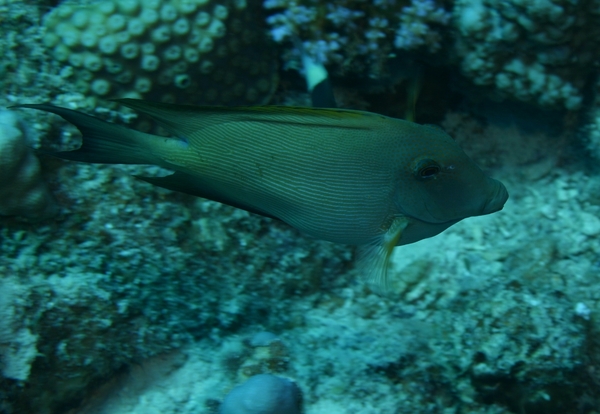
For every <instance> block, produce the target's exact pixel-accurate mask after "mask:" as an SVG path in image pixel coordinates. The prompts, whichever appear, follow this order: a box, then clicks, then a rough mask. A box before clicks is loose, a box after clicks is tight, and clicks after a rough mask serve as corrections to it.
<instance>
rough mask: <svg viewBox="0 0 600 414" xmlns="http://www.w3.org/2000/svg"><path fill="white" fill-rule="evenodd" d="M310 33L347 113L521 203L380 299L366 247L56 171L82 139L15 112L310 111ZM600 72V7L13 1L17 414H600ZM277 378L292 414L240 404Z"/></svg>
mask: <svg viewBox="0 0 600 414" xmlns="http://www.w3.org/2000/svg"><path fill="white" fill-rule="evenodd" d="M294 39H301V41H302V42H303V47H304V49H305V50H306V51H307V53H308V54H309V55H310V56H311V57H312V58H313V59H314V60H315V61H317V62H320V63H323V64H324V65H325V66H326V67H327V69H328V71H329V75H330V77H331V83H332V85H333V89H334V94H335V96H336V100H337V103H338V105H339V106H340V107H343V108H351V109H362V110H368V111H372V112H376V113H381V114H384V115H388V116H392V117H397V118H404V117H405V116H407V114H412V113H414V117H415V120H416V122H418V123H429V124H435V125H439V126H441V127H442V128H443V129H444V130H446V131H447V132H448V133H449V134H450V135H452V136H453V137H454V138H455V139H456V140H457V142H458V143H460V145H461V146H462V147H463V148H464V150H465V152H467V153H468V155H469V156H470V157H471V158H472V159H473V160H474V161H475V162H476V163H477V164H478V165H479V166H481V167H482V169H483V170H484V171H485V172H486V173H487V174H489V175H491V176H492V177H494V178H497V179H499V180H501V181H502V182H503V183H504V184H505V185H506V187H507V188H508V191H509V193H510V199H509V200H508V202H507V204H506V206H505V207H504V209H503V210H502V211H500V212H498V213H495V214H492V215H489V216H483V217H476V218H469V219H466V220H464V221H461V222H460V223H458V224H456V225H455V226H453V227H451V228H450V229H448V230H446V231H445V232H443V233H442V234H440V235H438V236H436V237H434V238H430V239H426V240H423V241H420V242H418V243H415V244H412V245H408V246H401V247H398V248H396V249H395V252H394V257H393V263H392V269H391V270H390V282H391V283H390V284H391V286H390V288H389V289H388V291H387V292H385V294H380V293H375V292H373V291H372V290H371V288H370V286H369V285H368V283H366V281H365V280H364V278H362V277H361V275H360V274H359V272H358V271H357V269H356V266H355V248H354V247H352V246H345V245H337V244H332V243H329V242H325V241H318V240H313V239H311V238H309V237H306V236H303V235H302V234H301V233H300V232H298V231H296V230H295V229H293V228H291V227H289V226H287V225H285V224H283V223H281V222H278V221H275V220H271V219H269V218H264V217H261V216H257V215H253V214H250V213H248V212H246V211H242V210H238V209H235V208H233V207H229V206H226V205H222V204H219V203H216V202H213V201H208V200H205V199H201V198H195V197H192V196H189V195H185V194H181V193H176V192H172V191H167V190H163V189H161V188H157V187H154V186H151V185H149V184H147V183H144V182H142V181H140V180H137V179H136V178H135V177H134V175H138V174H140V175H158V174H162V173H163V171H161V170H160V168H158V167H147V166H127V165H104V164H83V163H76V162H69V161H64V160H59V159H57V158H54V157H52V156H49V155H44V154H43V153H44V152H52V151H57V150H69V149H73V148H76V147H77V146H78V145H79V143H80V136H79V134H78V132H77V130H76V129H75V128H74V127H73V126H72V125H70V124H68V123H66V122H65V121H63V120H62V119H60V118H59V117H57V116H55V115H51V114H48V113H43V112H40V111H29V110H28V111H25V110H14V109H7V107H9V106H11V105H15V104H23V103H42V102H50V103H52V104H55V105H58V106H63V107H67V108H71V109H77V110H79V111H83V112H86V113H89V114H92V115H94V116H97V117H100V118H102V119H105V120H109V121H111V122H118V123H123V124H126V125H128V126H130V127H133V128H137V129H141V130H144V131H150V132H152V133H159V134H160V133H164V131H162V130H161V129H160V127H157V126H156V125H154V124H153V123H152V122H151V121H149V120H147V119H144V118H141V117H137V116H136V115H135V114H134V113H133V112H132V111H130V110H127V109H125V108H123V107H120V106H119V105H117V104H116V103H115V102H111V101H109V99H112V98H121V97H131V98H143V99H148V100H157V101H163V102H173V103H185V104H210V105H262V104H277V105H306V106H308V105H310V102H311V101H310V96H309V94H308V93H307V92H306V83H305V79H304V78H303V76H302V74H301V73H300V71H301V56H300V51H299V49H298V44H297V43H294ZM599 69H600V1H598V0H587V1H577V0H552V1H551V0H475V1H472V0H469V1H468V0H456V1H451V0H445V1H434V0H410V1H409V0H372V1H362V0H339V1H335V2H325V1H318V0H295V1H294V0H290V1H283V0H265V1H252V0H219V1H212V0H103V1H92V0H90V1H83V0H79V1H58V0H53V1H51V0H27V1H12V0H0V88H2V93H1V94H0V215H1V217H0V374H1V375H0V413H2V414H4V413H6V414H23V413H40V414H55V413H56V414H59V413H60V414H62V413H69V414H84V413H85V414H121V413H140V414H141V413H144V414H153V413H164V414H170V413H180V414H188V413H189V414H192V413H194V414H204V413H206V414H210V413H219V412H221V413H223V414H231V413H239V414H277V413H288V414H296V413H301V412H303V413H306V414H325V413H331V414H336V413H357V414H358V413H361V414H362V413H364V414H371V413H373V414H375V413H377V414H379V413H381V414H388V413H390V414H392V413H393V414H396V413H444V414H446V413H448V414H449V413H481V414H484V413H485V414H492V413H494V414H496V413H515V414H543V413H544V414H545V413H548V414H563V413H586V414H592V413H600V323H599V317H600V217H599V216H600V175H599V174H600V169H599V168H598V163H599V160H600V96H599V95H598V93H599V92H600V79H599V78H598V72H599ZM415 99H416V107H414V109H413V101H414V100H415ZM259 374H272V375H275V376H277V377H278V378H280V379H284V378H287V379H289V380H291V381H293V382H290V381H287V380H285V381H284V380H281V381H280V382H276V381H275V382H273V381H269V380H264V379H265V378H266V377H264V376H263V377H258V378H259V379H262V380H263V382H258V384H259V388H260V392H257V393H255V395H258V396H259V397H255V398H264V401H265V406H268V405H269V404H268V403H269V402H270V403H273V404H271V405H272V406H273V407H275V408H264V409H263V410H262V411H260V410H257V409H255V410H254V411H252V409H251V408H244V407H242V406H239V407H238V408H227V407H226V406H225V404H223V405H222V401H223V400H224V399H225V397H226V396H227V395H228V393H230V392H231V391H232V389H235V387H236V386H242V387H246V388H237V389H238V390H239V389H242V390H244V389H250V391H249V392H250V393H252V389H251V384H252V381H250V383H248V382H247V381H248V380H249V379H250V378H254V379H256V378H257V377H256V375H259ZM271 378H272V377H271ZM256 383H257V381H254V384H256ZM294 383H295V385H293V384H294ZM242 384H246V385H242ZM248 384H250V385H248ZM273 384H275V385H273ZM290 384H292V385H290ZM297 390H299V393H298V392H297ZM238 394H239V393H238ZM300 394H301V395H300ZM242 395H243V394H242ZM231 399H233V397H231V398H230V400H231ZM259 403H260V402H259ZM230 406H232V405H231V404H230ZM282 407H285V408H282Z"/></svg>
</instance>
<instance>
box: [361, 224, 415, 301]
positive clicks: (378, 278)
mask: <svg viewBox="0 0 600 414" xmlns="http://www.w3.org/2000/svg"><path fill="white" fill-rule="evenodd" d="M410 222H411V220H410V218H408V217H397V218H395V219H394V220H393V221H392V224H391V225H390V227H389V228H388V230H387V231H386V232H385V233H384V234H383V235H381V236H380V237H378V238H377V239H376V240H374V241H373V242H372V243H369V244H366V245H364V246H361V247H360V248H359V250H358V265H357V267H358V270H359V272H360V273H361V274H362V275H364V276H365V277H366V278H367V281H368V283H369V284H370V285H371V286H372V287H373V288H374V290H375V291H377V292H378V293H384V292H385V291H386V290H387V289H388V287H389V285H388V269H389V265H390V258H391V257H392V253H393V251H394V247H396V245H397V244H398V241H399V240H400V237H402V232H403V231H404V229H406V227H407V226H408V225H409V224H410Z"/></svg>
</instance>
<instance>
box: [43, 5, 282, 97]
mask: <svg viewBox="0 0 600 414" xmlns="http://www.w3.org/2000/svg"><path fill="white" fill-rule="evenodd" d="M254 9H255V7H253V6H247V4H246V2H245V1H239V0H236V1H228V0H226V1H223V2H215V1H208V0H174V1H163V0H151V1H139V0H107V1H102V2H96V3H91V4H89V5H77V4H72V3H69V2H65V3H62V4H61V5H59V6H58V7H56V8H55V9H52V10H51V11H50V13H48V14H47V15H46V16H45V17H44V23H43V24H44V27H45V35H44V37H43V43H44V45H45V46H46V47H47V48H48V49H49V50H51V53H50V55H51V56H52V58H53V59H54V60H55V61H57V62H59V65H60V66H61V72H60V73H61V76H63V77H66V78H68V79H69V80H70V81H71V82H72V83H73V88H74V90H75V91H77V92H79V93H82V94H86V95H91V96H96V97H102V98H110V97H130V98H141V97H144V98H147V99H153V100H159V101H163V102H178V103H186V102H188V103H190V102H191V103H201V102H202V103H206V104H233V103H237V104H257V103H260V102H264V100H265V99H268V98H269V96H270V94H271V93H272V91H273V90H274V86H275V84H276V74H275V72H274V70H275V68H276V65H275V64H274V62H273V59H272V55H271V51H270V49H268V48H264V47H263V46H262V45H263V44H264V37H263V36H261V33H260V32H259V31H257V30H253V21H255V20H256V15H255V14H254V13H255V12H254ZM226 35H227V37H226V38H225V36H226Z"/></svg>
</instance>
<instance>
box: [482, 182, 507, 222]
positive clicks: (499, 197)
mask: <svg viewBox="0 0 600 414" xmlns="http://www.w3.org/2000/svg"><path fill="white" fill-rule="evenodd" d="M490 180H492V181H493V183H494V187H495V188H494V192H493V194H492V195H491V197H489V198H488V199H487V201H486V202H485V204H484V205H483V208H482V209H481V213H480V215H481V216H483V215H485V214H492V213H495V212H497V211H500V210H502V208H504V204H505V203H506V201H507V200H508V191H507V190H506V187H505V186H504V184H502V183H501V182H500V181H497V180H493V179H491V178H490Z"/></svg>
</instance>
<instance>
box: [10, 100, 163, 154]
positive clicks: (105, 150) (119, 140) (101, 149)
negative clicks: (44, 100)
mask: <svg viewBox="0 0 600 414" xmlns="http://www.w3.org/2000/svg"><path fill="white" fill-rule="evenodd" d="M11 108H30V109H38V110H41V111H46V112H51V113H53V114H56V115H58V116H60V117H61V118H63V119H64V120H66V121H67V122H70V123H71V124H73V125H75V127H77V129H78V130H79V131H80V132H81V134H82V136H83V142H82V144H81V147H80V148H79V149H77V150H75V151H63V152H54V153H51V155H54V156H56V157H59V158H63V159H66V160H73V161H80V162H89V163H103V164H157V163H158V162H159V160H158V159H157V157H155V156H154V155H153V154H152V152H151V151H149V150H148V148H147V147H148V144H149V143H150V142H151V141H152V140H155V139H156V138H158V137H156V136H154V135H150V134H145V133H143V132H140V131H136V130H133V129H129V128H126V127H124V126H121V125H117V124H112V123H109V122H106V121H103V120H101V119H98V118H94V117H93V116H90V115H86V114H84V113H81V112H77V111H73V110H71V109H66V108H61V107H58V106H54V105H49V104H27V105H15V106H12V107H11Z"/></svg>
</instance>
